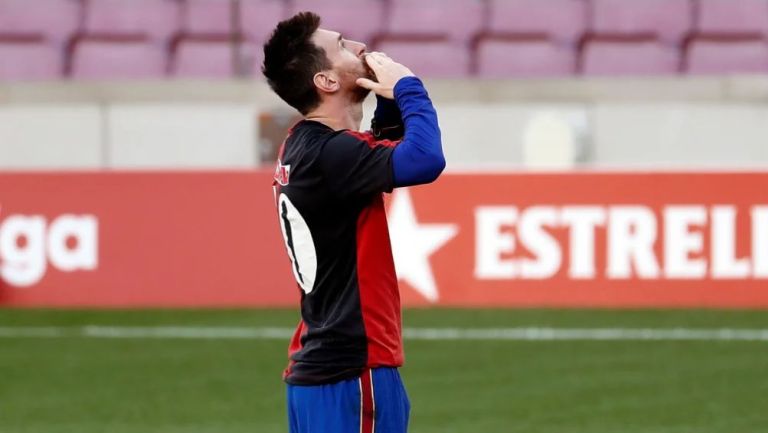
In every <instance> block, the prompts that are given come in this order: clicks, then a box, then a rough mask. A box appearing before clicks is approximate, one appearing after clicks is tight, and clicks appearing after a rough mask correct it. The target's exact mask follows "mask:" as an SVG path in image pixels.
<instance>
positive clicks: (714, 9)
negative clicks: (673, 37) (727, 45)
mask: <svg viewBox="0 0 768 433" xmlns="http://www.w3.org/2000/svg"><path fill="white" fill-rule="evenodd" d="M696 29H697V30H698V32H699V33H720V34H722V33H761V34H768V0H699V13H698V19H697V23H696Z"/></svg>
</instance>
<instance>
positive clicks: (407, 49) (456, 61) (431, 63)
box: [376, 39, 469, 78]
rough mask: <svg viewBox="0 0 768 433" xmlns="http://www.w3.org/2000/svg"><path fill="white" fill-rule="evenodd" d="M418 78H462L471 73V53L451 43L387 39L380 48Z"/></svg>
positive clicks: (445, 41) (378, 47)
mask: <svg viewBox="0 0 768 433" xmlns="http://www.w3.org/2000/svg"><path fill="white" fill-rule="evenodd" d="M376 49H377V50H378V51H383V52H385V53H387V55H389V56H390V57H392V58H393V59H394V60H395V61H397V62H400V63H403V64H404V65H406V66H408V67H409V68H410V69H411V70H412V71H413V72H414V73H415V74H416V75H418V76H420V77H421V76H423V77H430V78H462V77H466V76H467V75H468V74H469V51H468V50H467V48H466V46H465V45H464V44H462V43H458V42H454V41H450V40H400V39H385V40H382V41H381V42H380V43H379V45H378V46H377V47H376Z"/></svg>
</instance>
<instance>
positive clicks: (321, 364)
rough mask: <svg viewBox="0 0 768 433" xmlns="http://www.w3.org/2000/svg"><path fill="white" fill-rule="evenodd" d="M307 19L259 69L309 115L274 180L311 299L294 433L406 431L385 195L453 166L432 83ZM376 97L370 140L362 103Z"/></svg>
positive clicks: (290, 379) (300, 335)
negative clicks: (362, 124) (448, 159)
mask: <svg viewBox="0 0 768 433" xmlns="http://www.w3.org/2000/svg"><path fill="white" fill-rule="evenodd" d="M319 25H320V17H318V16H317V15H316V14H314V13H311V12H302V13H299V14H297V15H295V16H294V17H292V18H290V19H288V20H286V21H283V22H281V23H279V24H278V26H277V28H276V29H275V30H274V32H273V33H272V35H271V37H270V39H269V41H268V42H267V43H266V44H265V45H264V55H265V59H264V65H263V67H262V72H263V73H264V75H265V76H266V77H267V80H268V82H269V85H270V86H271V88H272V89H273V90H274V91H275V93H277V94H278V95H279V96H280V97H281V98H282V99H283V100H284V101H285V102H287V103H288V104H289V105H291V106H292V107H294V108H296V109H297V110H298V111H299V112H301V114H302V115H303V116H304V120H302V121H300V122H299V123H297V124H296V125H295V126H294V127H293V128H292V129H291V130H290V132H289V134H288V137H287V138H286V139H285V142H284V143H283V145H282V147H281V149H280V152H279V160H278V162H277V168H276V170H275V181H274V186H275V199H276V203H277V207H278V216H279V220H280V227H281V230H282V234H283V237H284V240H285V244H286V247H287V251H288V256H289V258H290V260H291V265H292V268H293V273H294V276H295V277H296V281H297V283H298V286H299V288H300V289H301V290H300V293H301V322H300V323H299V326H298V328H297V329H296V333H295V335H294V337H293V339H292V341H291V343H290V347H289V358H290V361H289V365H288V367H287V368H286V370H285V372H284V375H283V376H284V379H285V381H286V382H287V388H288V389H287V394H288V418H289V425H290V431H291V432H292V433H309V432H311V433H353V432H355V433H357V432H364V433H371V432H374V431H375V432H377V433H404V432H406V431H407V428H408V416H409V411H410V403H409V401H408V397H407V395H406V391H405V388H404V387H403V384H402V382H401V379H400V375H399V373H398V370H397V368H398V367H400V366H401V365H402V364H403V347H402V337H401V319H400V296H399V291H398V286H397V278H396V276H395V268H394V261H393V259H392V250H391V246H390V241H389V232H388V230H387V221H386V215H385V213H384V201H383V197H382V196H383V193H385V192H391V191H392V189H393V188H397V187H403V186H409V185H417V184H424V183H429V182H432V181H434V180H435V179H437V177H438V176H439V175H440V173H441V172H442V171H443V168H444V167H445V158H444V157H443V151H442V145H441V141H440V130H439V128H438V124H437V114H436V113H435V109H434V108H433V106H432V102H431V101H430V99H429V96H428V95H427V91H426V90H425V89H424V86H423V84H422V82H421V81H420V80H419V79H418V78H416V77H415V76H414V75H413V73H412V72H411V71H410V70H409V69H408V68H406V67H405V66H403V65H401V64H398V63H396V62H395V61H393V60H392V59H390V58H389V57H387V56H386V55H385V54H382V53H367V52H366V47H365V45H364V44H362V43H360V42H355V41H351V40H347V39H345V38H344V36H343V35H341V34H339V33H337V32H334V31H330V30H325V29H321V28H319ZM370 91H373V92H374V93H375V94H376V96H377V102H378V104H377V107H376V111H375V113H374V119H373V123H372V125H371V126H372V131H369V132H364V133H360V132H357V131H358V130H359V128H360V122H361V120H362V116H363V110H362V102H363V100H364V99H365V97H366V95H368V93H369V92H370Z"/></svg>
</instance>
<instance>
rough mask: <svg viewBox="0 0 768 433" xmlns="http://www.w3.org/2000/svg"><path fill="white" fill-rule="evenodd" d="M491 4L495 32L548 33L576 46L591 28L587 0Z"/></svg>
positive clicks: (491, 29) (521, 0) (490, 25)
mask: <svg viewBox="0 0 768 433" xmlns="http://www.w3.org/2000/svg"><path fill="white" fill-rule="evenodd" d="M488 4H489V7H490V11H489V13H488V31H489V32H491V33H500V34H501V33H517V34H520V33H546V34H547V35H549V36H550V37H552V38H554V39H556V40H559V41H564V42H569V43H575V42H576V40H577V39H578V38H579V37H580V36H581V34H582V33H583V32H584V31H585V29H586V27H587V6H586V2H585V1H583V0H546V1H544V0H490V1H489V2H488Z"/></svg>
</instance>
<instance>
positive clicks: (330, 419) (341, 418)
mask: <svg viewBox="0 0 768 433" xmlns="http://www.w3.org/2000/svg"><path fill="white" fill-rule="evenodd" d="M410 410H411V404H410V402H409V401H408V395H407V394H406V392H405V387H404V386H403V381H402V379H401V378H400V373H399V372H398V371H397V369H396V368H374V369H372V370H365V372H363V374H362V375H361V376H360V377H358V378H354V379H348V380H344V381H341V382H338V383H332V384H328V385H312V386H302V385H288V424H289V426H290V432H291V433H374V432H375V433H406V432H407V431H408V416H409V414H410Z"/></svg>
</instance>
